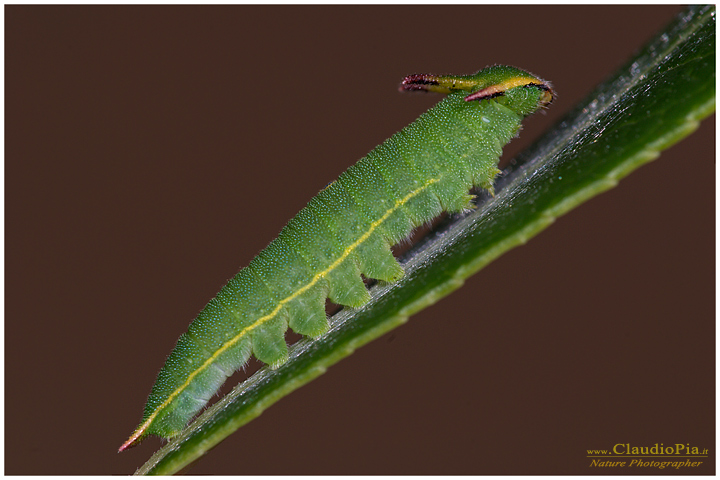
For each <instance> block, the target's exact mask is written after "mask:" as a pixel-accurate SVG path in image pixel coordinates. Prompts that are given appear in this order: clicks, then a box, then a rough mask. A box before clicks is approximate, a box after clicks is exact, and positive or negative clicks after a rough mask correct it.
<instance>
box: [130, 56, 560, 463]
mask: <svg viewBox="0 0 720 480" xmlns="http://www.w3.org/2000/svg"><path fill="white" fill-rule="evenodd" d="M401 89H402V90H425V91H435V92H441V93H446V94H448V95H447V97H446V98H445V99H444V100H442V101H441V102H440V103H438V104H437V105H436V106H435V107H433V108H431V109H430V110H429V111H427V112H426V113H424V114H423V115H421V116H420V117H419V118H418V119H417V120H416V121H415V122H413V123H412V124H410V125H409V126H407V127H406V128H404V129H403V130H401V131H400V132H398V133H396V134H395V135H393V136H392V137H391V138H390V139H388V140H387V141H385V143H383V144H382V145H380V146H378V147H377V148H375V149H374V150H373V151H371V152H370V153H369V154H368V155H367V156H366V157H365V158H363V159H362V160H360V161H359V162H358V163H357V164H355V165H353V166H352V167H350V168H349V169H348V170H347V171H346V172H345V173H343V174H342V175H340V177H339V178H338V179H337V180H336V181H335V182H332V183H331V184H330V185H328V186H327V187H326V188H325V189H323V190H322V191H321V192H320V193H319V194H318V195H317V196H316V197H315V198H313V199H312V200H311V201H310V203H309V204H308V205H307V206H306V207H305V208H303V209H302V210H301V211H300V213H298V215H297V216H296V217H295V218H293V219H292V220H290V222H288V224H287V225H286V226H285V228H283V230H282V231H281V232H280V235H279V236H278V238H277V239H275V240H274V241H273V242H272V243H270V245H268V247H267V248H266V249H265V250H263V251H262V252H260V254H259V255H258V256H257V257H256V258H255V259H254V260H253V261H252V262H250V265H248V266H247V267H246V268H244V269H242V270H241V271H240V272H239V273H238V274H237V275H236V276H235V277H234V278H232V279H231V280H230V281H229V282H228V283H227V285H225V286H224V287H223V288H222V290H220V292H219V293H218V295H217V296H216V297H215V298H214V299H213V300H211V301H210V303H208V305H207V306H206V307H205V308H204V309H203V311H202V312H200V315H198V317H197V318H196V319H195V320H194V321H193V322H192V323H191V324H190V327H189V329H188V332H187V333H185V334H183V335H181V336H180V338H179V340H178V342H177V345H176V346H175V349H174V350H173V351H172V353H171V354H170V356H169V357H168V359H167V362H166V364H165V366H164V367H163V368H162V370H161V371H160V373H159V374H158V378H157V381H156V383H155V385H154V387H153V389H152V392H151V393H150V396H149V398H148V401H147V405H146V406H145V412H144V415H143V419H142V422H141V424H140V426H139V427H138V428H137V430H136V431H135V432H134V433H133V434H132V436H131V437H130V438H129V439H128V440H127V441H126V442H125V443H124V444H123V445H122V446H121V447H120V451H123V450H125V449H127V448H129V447H130V446H132V445H135V444H137V443H138V442H139V441H140V440H141V439H142V438H144V437H145V436H147V435H150V434H154V435H159V436H161V437H165V438H169V437H172V436H174V435H176V434H177V433H178V432H179V431H180V430H182V429H183V428H184V427H185V425H186V424H187V423H188V421H189V420H190V419H191V418H192V417H193V416H194V415H196V414H197V413H198V412H199V411H200V410H201V409H202V408H203V407H204V406H205V404H206V403H207V402H208V400H209V399H210V398H211V397H212V396H213V395H214V394H215V392H216V391H217V390H218V389H219V388H220V386H221V385H222V384H223V383H224V382H225V380H226V379H227V377H229V376H230V375H231V374H232V373H233V372H234V371H235V370H237V369H239V368H241V367H242V366H243V365H244V364H245V363H246V362H247V360H248V359H249V357H250V354H251V353H254V354H255V356H256V357H257V358H258V359H259V360H261V361H263V362H265V363H267V364H269V365H270V366H271V367H277V366H279V365H281V364H282V363H283V362H284V361H285V360H286V359H287V356H288V349H287V345H286V343H285V338H284V335H285V332H286V330H287V328H288V326H289V327H290V328H292V329H293V330H294V331H295V332H297V333H299V334H302V335H308V336H311V337H315V336H318V335H322V334H323V333H324V332H325V331H326V330H327V328H328V322H327V318H326V314H325V301H326V299H327V298H329V299H330V300H331V301H332V302H334V303H336V304H339V305H344V306H348V307H360V306H362V305H364V304H365V303H366V302H368V301H369V300H370V295H369V293H368V290H367V288H366V287H365V284H364V283H363V280H362V277H361V274H362V275H364V276H365V277H367V278H371V279H377V280H382V281H386V282H393V281H396V280H398V279H399V278H400V277H401V276H402V275H403V269H402V267H401V266H400V265H399V264H398V262H397V261H396V260H395V258H394V257H393V255H392V253H391V251H390V247H391V246H392V245H394V244H396V243H398V242H399V241H401V240H403V239H404V238H407V236H408V235H409V234H410V232H411V231H412V230H413V229H414V228H415V227H418V226H420V225H422V224H424V223H426V222H428V221H429V220H431V219H433V218H434V217H436V216H437V215H439V214H440V213H441V212H461V211H463V210H467V209H469V208H471V200H472V199H473V196H472V195H470V194H469V193H468V192H469V190H470V189H471V188H472V187H481V188H484V189H487V190H489V191H490V192H492V191H493V180H494V179H495V177H496V175H497V174H498V173H499V172H500V170H498V168H497V165H496V164H497V160H498V158H499V157H500V154H501V152H502V147H503V146H504V145H505V144H507V143H508V142H509V141H510V140H511V139H512V138H513V137H514V136H515V135H516V134H517V132H518V130H519V129H520V123H521V121H522V119H523V118H524V117H525V116H527V115H530V114H531V113H533V112H535V111H537V110H538V109H539V108H542V107H545V106H547V105H549V104H550V102H551V101H552V100H553V95H554V94H553V91H552V89H551V87H550V85H549V84H548V83H547V82H545V81H544V80H541V79H539V78H537V77H535V76H534V75H531V74H529V73H527V72H525V71H522V70H519V69H517V68H513V67H507V66H494V67H489V68H486V69H484V70H481V71H480V72H478V73H476V74H473V75H465V76H449V75H446V76H437V75H411V76H408V77H406V78H405V80H403V83H402V86H401Z"/></svg>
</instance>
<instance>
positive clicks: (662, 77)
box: [137, 6, 715, 474]
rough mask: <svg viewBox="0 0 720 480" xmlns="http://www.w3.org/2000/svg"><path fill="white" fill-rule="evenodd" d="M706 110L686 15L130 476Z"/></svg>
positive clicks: (537, 225)
mask: <svg viewBox="0 0 720 480" xmlns="http://www.w3.org/2000/svg"><path fill="white" fill-rule="evenodd" d="M714 110H715V9H714V7H713V6H704V7H696V8H690V9H688V10H687V11H686V12H685V13H683V14H682V15H681V16H680V17H679V18H678V19H677V21H676V22H675V23H674V24H672V25H671V26H669V27H668V29H667V30H666V32H665V33H663V34H661V35H660V36H658V37H657V38H656V39H654V40H653V41H652V42H651V43H649V44H648V46H646V48H645V49H644V50H643V51H642V52H640V54H638V56H637V57H636V58H634V59H633V60H631V61H630V62H629V63H628V64H627V65H626V66H625V67H623V68H622V69H620V71H619V72H618V73H617V74H616V75H615V76H614V77H613V78H612V79H610V80H609V81H607V82H606V83H604V84H603V85H601V86H600V87H599V88H598V89H596V91H594V92H593V93H592V94H591V95H590V96H589V97H588V98H587V99H586V100H585V101H584V102H581V104H580V105H579V106H578V107H577V108H576V109H575V111H574V112H573V113H571V114H570V115H568V117H567V118H566V119H565V120H564V121H563V122H561V123H560V124H559V125H558V126H557V127H555V128H554V129H553V130H551V131H550V132H549V133H548V134H547V135H545V136H544V137H543V138H542V139H541V140H540V141H539V142H538V143H536V144H535V145H534V146H533V147H531V148H530V149H529V150H528V151H527V152H525V153H524V154H522V155H521V157H519V158H518V159H517V163H516V164H515V166H514V167H513V168H512V169H509V170H506V171H505V172H504V173H503V176H502V178H500V179H499V180H498V182H497V183H496V187H495V189H496V196H495V197H494V198H490V199H487V198H486V199H485V200H486V201H484V202H483V203H481V204H480V206H479V208H478V209H477V210H476V211H474V212H473V213H472V214H470V215H467V216H465V217H458V218H454V219H453V220H452V221H450V222H448V223H446V224H445V225H444V226H443V227H442V228H441V229H440V230H439V231H436V232H435V233H434V234H433V235H432V236H431V237H429V238H428V239H426V240H425V241H423V242H422V243H421V244H419V245H417V246H416V247H415V248H413V249H412V250H411V251H410V252H409V253H408V254H407V255H406V258H405V269H406V273H407V274H406V275H405V277H404V278H403V279H402V280H401V281H400V282H398V283H396V284H392V285H387V284H382V285H376V286H375V287H374V288H373V289H372V290H371V293H372V297H373V299H372V301H371V302H370V303H369V304H367V305H366V306H365V307H363V308H361V309H357V310H352V309H346V310H343V311H341V312H339V313H338V314H336V315H334V316H333V317H332V318H331V329H330V331H329V332H328V333H327V334H326V335H323V336H322V337H320V338H318V339H315V340H310V339H304V340H301V341H299V342H298V343H296V344H295V345H293V346H292V348H291V349H290V359H289V360H288V362H287V363H285V364H284V365H283V366H282V367H280V368H278V369H277V370H270V369H268V368H263V369H262V370H260V371H259V372H257V373H256V374H255V375H253V376H252V377H250V378H249V379H248V380H246V381H245V382H243V383H242V384H240V385H238V386H237V387H236V388H235V389H234V390H233V391H232V393H230V394H229V395H227V396H225V397H224V398H223V399H221V400H220V401H218V403H216V404H215V405H214V406H212V407H211V408H209V409H208V410H207V411H206V412H205V413H203V414H202V415H201V416H200V417H198V419H197V420H196V421H194V422H193V423H192V424H191V425H190V426H189V427H188V428H186V429H185V430H184V431H183V433H182V434H180V435H179V436H178V437H177V438H176V439H174V440H173V441H171V442H170V443H168V444H167V445H166V446H165V447H163V448H162V449H160V450H159V451H158V452H156V453H155V455H153V457H152V458H151V459H150V460H149V461H148V462H147V463H146V464H145V465H144V466H143V467H142V468H141V469H140V470H138V472H137V473H139V474H170V473H174V472H177V471H179V470H180V469H182V468H183V467H185V466H186V465H188V464H189V463H190V462H192V461H193V460H195V459H197V458H198V457H200V456H201V455H203V454H205V453H206V452H207V451H208V450H209V449H210V448H212V447H213V446H214V445H216V444H217V443H219V442H220V441H222V439H224V438H225V437H226V436H228V435H230V434H231V433H232V432H234V431H235V430H236V429H237V428H239V427H241V426H242V425H244V424H246V423H247V422H249V421H250V420H252V419H253V418H255V417H257V416H258V415H260V413H261V412H262V411H263V410H264V409H265V408H267V407H268V406H270V405H272V404H273V403H274V402H276V401H277V400H278V399H280V398H282V397H283V396H285V395H287V394H288V393H290V392H291V391H293V390H295V389H296V388H298V387H300V386H302V385H304V384H305V383H307V382H309V381H310V380H312V379H313V378H315V377H317V376H318V375H320V374H322V373H323V372H325V370H326V369H327V367H329V366H330V365H332V364H334V363H336V362H337V361H338V360H340V359H342V358H343V357H345V356H347V355H350V354H351V353H352V352H353V351H354V350H355V349H356V348H358V347H360V346H362V345H363V344H365V343H367V342H369V341H370V340H373V339H375V338H377V337H378V336H380V335H382V334H383V333H385V332H387V331H388V330H391V329H392V328H395V327H396V326H398V325H400V324H402V323H404V322H406V321H407V320H408V317H409V316H410V315H412V314H413V313H415V312H417V311H419V310H421V309H422V308H424V307H426V306H428V305H430V304H432V303H434V302H436V301H437V300H438V299H440V298H442V297H444V296H445V295H447V294H449V293H450V292H452V291H453V290H455V289H457V288H459V287H460V286H461V285H462V284H463V282H464V279H465V278H467V277H468V276H470V275H472V274H473V273H475V272H477V271H478V270H479V269H481V268H482V267H484V266H485V265H487V264H488V263H489V262H491V261H492V260H494V259H495V258H497V257H498V256H499V255H501V254H502V253H504V252H506V251H507V250H509V249H511V248H513V247H515V246H517V245H521V244H523V243H525V242H527V241H528V239H530V238H531V237H532V236H534V235H536V234H537V233H538V232H540V231H541V230H543V229H544V228H546V227H548V226H549V225H550V224H551V223H552V222H553V221H554V219H555V218H557V217H558V216H559V215H562V214H564V213H566V212H568V211H569V210H570V209H572V208H574V207H575V206H577V205H579V204H580V203H582V202H584V201H585V200H587V199H589V198H591V197H593V196H595V195H597V194H598V193H600V192H603V191H605V190H607V189H609V188H612V187H613V186H615V185H616V184H617V182H618V180H619V179H621V178H622V177H624V176H626V175H628V174H629V173H630V172H632V171H633V170H635V169H636V168H638V167H639V166H641V165H642V164H644V163H647V162H649V161H651V160H653V159H655V158H657V157H658V155H659V154H660V152H661V151H662V150H663V149H666V148H668V147H669V146H671V145H673V144H674V143H676V142H678V141H679V140H680V139H682V138H684V137H685V136H687V135H688V134H690V133H691V132H692V131H694V130H695V129H696V128H697V126H698V124H699V121H700V120H701V119H703V118H704V117H706V116H708V115H710V114H711V113H712V112H714Z"/></svg>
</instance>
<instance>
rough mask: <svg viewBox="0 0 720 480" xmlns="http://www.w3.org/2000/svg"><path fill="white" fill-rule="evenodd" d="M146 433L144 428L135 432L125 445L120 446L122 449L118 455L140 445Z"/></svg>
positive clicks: (119, 449)
mask: <svg viewBox="0 0 720 480" xmlns="http://www.w3.org/2000/svg"><path fill="white" fill-rule="evenodd" d="M144 433H145V429H144V428H138V429H137V430H135V432H134V433H133V434H132V435H131V436H130V438H128V439H127V440H126V441H125V443H123V444H122V445H120V448H118V453H120V452H124V451H125V450H127V449H128V448H131V447H134V446H135V445H137V444H139V443H140V441H141V440H142V438H143V436H144V435H143V434H144Z"/></svg>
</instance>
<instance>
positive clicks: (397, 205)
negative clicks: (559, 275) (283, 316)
mask: <svg viewBox="0 0 720 480" xmlns="http://www.w3.org/2000/svg"><path fill="white" fill-rule="evenodd" d="M439 180H440V179H439V178H432V179H430V180H429V181H428V182H426V183H425V185H423V186H422V187H420V188H418V189H417V190H413V191H412V192H410V193H408V194H407V195H405V197H403V198H401V199H400V200H398V201H396V202H395V205H393V207H392V208H390V209H389V210H388V211H387V212H385V214H384V215H383V216H382V217H380V218H379V219H378V220H376V221H374V222H373V223H371V224H370V228H369V229H368V231H367V232H365V233H364V234H363V235H362V236H361V237H360V238H359V239H358V240H357V241H356V242H355V243H353V244H352V245H350V246H349V247H347V248H346V249H345V251H344V252H343V254H342V255H340V258H338V259H337V260H335V261H334V262H333V263H332V264H331V265H330V266H329V267H328V268H326V269H325V270H323V271H322V272H320V273H318V274H316V275H315V276H314V277H313V278H312V280H311V281H310V283H308V284H307V285H305V286H303V287H301V288H299V289H298V290H297V291H296V292H295V293H293V294H292V295H290V296H289V297H287V298H285V299H283V300H280V302H278V305H277V307H275V309H274V310H273V311H272V312H270V313H269V314H267V315H265V316H264V317H261V318H259V319H258V320H256V321H255V323H253V324H252V325H249V326H247V327H245V328H244V329H242V330H241V331H240V333H238V334H237V335H236V336H235V337H233V338H231V339H230V340H228V341H227V342H226V343H225V344H223V346H222V347H220V348H219V349H218V350H217V351H216V352H215V353H213V354H212V356H211V357H210V358H208V359H207V360H206V361H205V362H204V363H203V364H202V365H200V367H198V368H197V370H195V371H194V372H192V373H191V374H190V375H188V378H187V380H185V383H183V384H182V385H180V386H179V387H178V388H177V389H175V391H174V392H172V393H171V394H170V396H168V398H167V400H165V401H164V402H163V403H162V404H160V406H159V407H157V408H156V409H155V411H154V412H153V413H152V414H151V415H150V416H149V417H148V418H147V420H145V422H143V424H142V425H141V426H140V427H138V429H137V430H136V431H135V433H134V434H133V435H132V436H131V437H130V438H131V439H132V440H133V441H134V440H136V439H138V438H139V437H140V434H142V432H143V431H145V430H146V429H147V428H148V427H149V426H150V424H151V423H152V421H153V420H154V419H155V417H156V416H157V414H158V413H159V412H160V411H161V410H162V409H164V408H165V407H167V406H168V405H169V404H170V402H172V400H173V399H174V398H175V397H177V396H178V395H180V393H181V392H182V391H183V390H185V388H187V386H188V385H190V382H191V381H192V379H193V378H195V377H196V376H197V375H198V374H199V373H200V372H201V371H203V370H204V369H205V368H207V367H208V366H209V365H211V364H212V363H213V362H214V361H215V359H216V358H217V357H218V356H220V355H221V354H222V353H223V352H224V351H225V350H227V349H228V348H230V347H232V346H233V345H235V344H236V343H237V342H238V341H240V339H242V338H243V337H245V336H246V335H247V334H248V333H249V332H251V331H252V330H254V329H256V328H257V327H259V326H260V325H262V324H263V323H265V322H267V321H268V320H270V319H272V318H274V317H275V316H276V315H277V314H278V312H280V310H281V309H282V307H283V305H285V304H286V303H288V302H290V301H292V300H293V299H295V298H297V297H298V295H301V294H303V293H304V292H306V291H307V290H309V289H310V288H312V287H313V286H314V285H315V284H316V283H317V282H318V281H319V280H320V279H321V278H322V277H324V276H325V275H327V274H328V273H330V272H331V271H333V270H334V269H335V268H336V267H337V266H338V265H340V264H341V263H342V262H343V260H345V259H346V258H347V257H348V255H350V254H351V253H352V252H353V250H355V249H356V248H357V247H358V246H360V244H361V243H363V242H364V241H365V240H367V239H368V238H370V235H372V232H374V231H375V230H376V229H377V227H379V226H380V225H381V224H382V223H383V222H384V221H385V220H387V219H388V217H390V215H392V214H393V213H394V212H395V211H396V210H397V209H398V208H400V207H401V206H403V205H405V204H406V203H407V202H408V201H410V199H412V198H413V197H415V196H417V195H418V194H419V193H421V192H422V191H423V190H425V189H426V188H427V187H429V186H430V185H432V184H433V183H436V182H438V181H439Z"/></svg>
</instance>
